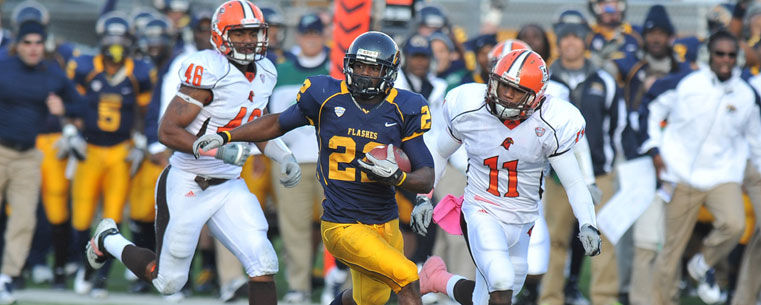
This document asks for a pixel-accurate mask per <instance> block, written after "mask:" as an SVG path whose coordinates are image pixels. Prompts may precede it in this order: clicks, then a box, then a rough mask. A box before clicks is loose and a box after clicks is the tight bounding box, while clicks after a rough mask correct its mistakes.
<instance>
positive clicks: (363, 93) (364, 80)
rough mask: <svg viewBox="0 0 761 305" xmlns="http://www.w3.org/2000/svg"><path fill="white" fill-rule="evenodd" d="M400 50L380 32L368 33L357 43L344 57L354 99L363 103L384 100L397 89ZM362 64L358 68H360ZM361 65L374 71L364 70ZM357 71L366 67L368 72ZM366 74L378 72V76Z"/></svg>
mask: <svg viewBox="0 0 761 305" xmlns="http://www.w3.org/2000/svg"><path fill="white" fill-rule="evenodd" d="M399 55H400V53H399V47H398V46H397V45H396V42H394V40H393V39H391V37H389V36H388V35H386V34H384V33H381V32H367V33H365V34H362V35H360V36H358V37H357V38H356V39H354V42H352V44H351V46H350V47H349V49H348V50H347V51H346V55H345V56H344V67H343V68H344V76H345V80H346V85H347V87H348V89H349V92H350V93H351V95H352V96H353V97H354V98H356V99H360V100H371V99H374V98H377V97H385V96H386V95H387V94H388V93H389V92H390V90H391V88H393V87H394V80H396V73H397V70H398V68H399ZM357 64H359V65H357ZM362 64H364V65H367V66H374V67H364V66H363V65H362ZM358 67H363V68H365V69H363V70H365V71H355V70H360V69H357V68H358ZM367 70H371V71H372V70H379V72H380V73H379V74H378V75H377V76H372V75H368V74H369V73H367V72H366V71H367Z"/></svg>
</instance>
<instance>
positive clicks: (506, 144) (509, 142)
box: [502, 137, 515, 150]
mask: <svg viewBox="0 0 761 305" xmlns="http://www.w3.org/2000/svg"><path fill="white" fill-rule="evenodd" d="M513 144H515V142H514V141H513V138H511V137H507V138H506V139H505V140H504V141H502V147H504V148H505V150H510V145H513Z"/></svg>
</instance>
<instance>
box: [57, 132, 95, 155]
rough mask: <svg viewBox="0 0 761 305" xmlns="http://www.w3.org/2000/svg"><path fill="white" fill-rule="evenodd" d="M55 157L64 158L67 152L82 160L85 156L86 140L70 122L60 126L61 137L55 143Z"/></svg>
mask: <svg viewBox="0 0 761 305" xmlns="http://www.w3.org/2000/svg"><path fill="white" fill-rule="evenodd" d="M55 148H56V149H57V150H58V151H57V152H56V157H57V158H58V159H65V158H66V157H67V156H69V154H71V155H73V156H74V157H76V158H77V160H79V161H82V160H84V159H85V158H86V157H87V142H86V141H85V139H84V138H82V136H81V135H79V131H78V130H77V127H75V126H74V125H72V124H65V125H63V128H62V133H61V138H60V139H58V141H56V143H55Z"/></svg>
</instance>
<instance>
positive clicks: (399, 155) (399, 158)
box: [367, 145, 412, 173]
mask: <svg viewBox="0 0 761 305" xmlns="http://www.w3.org/2000/svg"><path fill="white" fill-rule="evenodd" d="M387 151H388V148H387V147H386V145H381V146H377V147H375V148H373V149H372V150H370V151H369V152H367V153H368V154H370V155H373V157H375V158H376V159H378V160H386V152H387ZM394 158H395V159H396V164H398V165H399V169H401V170H402V171H403V172H407V173H409V172H410V171H411V170H412V165H410V158H409V157H407V154H405V153H404V151H403V150H402V149H401V148H399V147H396V146H394Z"/></svg>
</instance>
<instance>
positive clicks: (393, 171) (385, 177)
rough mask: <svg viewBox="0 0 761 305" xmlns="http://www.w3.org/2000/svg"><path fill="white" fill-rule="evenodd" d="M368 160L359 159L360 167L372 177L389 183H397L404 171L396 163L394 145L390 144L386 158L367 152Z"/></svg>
mask: <svg viewBox="0 0 761 305" xmlns="http://www.w3.org/2000/svg"><path fill="white" fill-rule="evenodd" d="M365 158H367V161H369V162H365V161H362V160H361V159H359V160H357V163H359V166H360V169H361V170H362V171H363V172H365V173H367V175H368V176H369V177H370V179H372V180H375V181H378V182H381V183H385V184H388V185H397V184H398V183H399V179H400V178H401V176H402V174H403V172H402V170H401V169H399V165H398V164H397V163H396V157H394V145H393V144H389V145H388V150H387V152H386V159H385V160H378V159H377V158H375V157H373V155H371V154H365Z"/></svg>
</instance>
